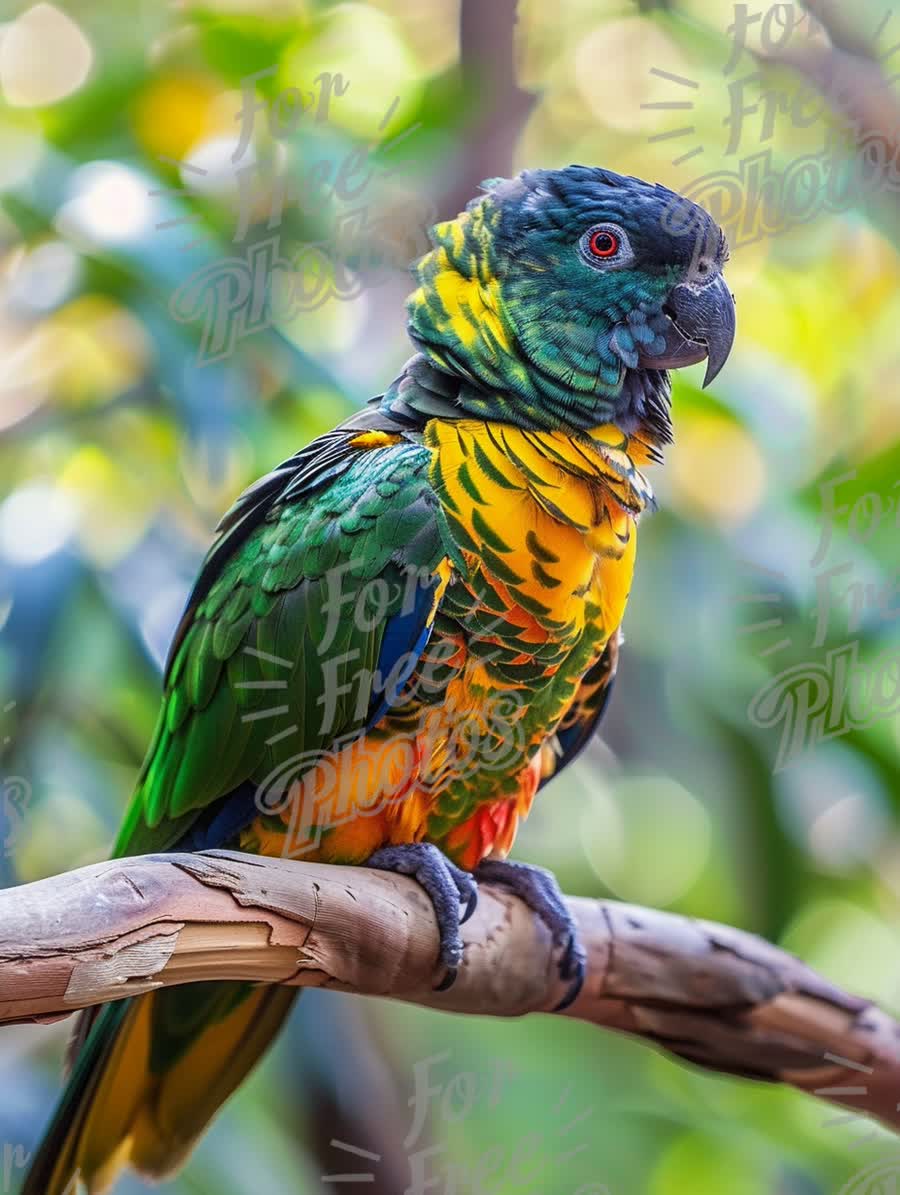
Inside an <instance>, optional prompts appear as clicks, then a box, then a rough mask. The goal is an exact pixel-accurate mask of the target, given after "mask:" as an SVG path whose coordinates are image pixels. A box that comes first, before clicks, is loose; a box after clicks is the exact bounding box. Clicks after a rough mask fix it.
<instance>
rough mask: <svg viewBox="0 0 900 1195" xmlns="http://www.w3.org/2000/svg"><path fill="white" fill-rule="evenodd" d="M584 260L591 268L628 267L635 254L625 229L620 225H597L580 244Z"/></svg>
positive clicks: (583, 236) (582, 238)
mask: <svg viewBox="0 0 900 1195" xmlns="http://www.w3.org/2000/svg"><path fill="white" fill-rule="evenodd" d="M578 251H579V253H580V254H581V256H582V259H583V260H584V261H586V262H587V264H588V265H590V266H595V267H596V266H606V265H615V266H621V265H626V264H627V263H628V262H630V261H632V259H633V257H634V254H633V253H632V252H631V246H630V245H629V243H628V237H627V235H626V234H625V231H624V229H622V228H620V227H619V226H618V224H595V225H594V226H593V228H589V229H588V230H587V232H585V233H583V234H582V236H581V239H580V240H579V242H578Z"/></svg>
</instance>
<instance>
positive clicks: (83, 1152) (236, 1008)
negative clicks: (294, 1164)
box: [22, 983, 299, 1195]
mask: <svg viewBox="0 0 900 1195" xmlns="http://www.w3.org/2000/svg"><path fill="white" fill-rule="evenodd" d="M200 989H203V990H200ZM298 995H299V992H298V991H297V989H294V988H287V987H281V986H279V985H277V984H264V985H259V986H256V987H250V986H249V985H248V984H244V983H227V984H225V983H222V984H215V985H213V984H202V985H200V984H196V985H191V986H190V987H188V988H177V989H171V990H167V991H160V992H153V993H150V994H149V995H146V996H139V997H135V998H133V999H131V1000H128V1001H125V1002H122V1003H120V1004H118V1005H111V1006H108V1007H107V1008H106V1009H105V1010H104V1015H101V1016H100V1017H98V1018H97V1019H96V1022H95V1024H94V1025H93V1026H92V1028H91V1032H90V1034H89V1036H88V1037H87V1040H86V1041H85V1043H84V1045H83V1047H82V1050H81V1052H80V1055H79V1057H78V1059H77V1061H76V1064H75V1067H74V1069H73V1072H72V1076H71V1079H70V1081H69V1086H68V1088H67V1089H66V1092H65V1093H64V1095H63V1099H62V1101H61V1103H60V1106H59V1108H58V1110H57V1113H56V1116H55V1118H54V1121H53V1123H52V1124H51V1127H50V1129H49V1130H48V1133H47V1135H46V1137H45V1139H44V1142H43V1144H42V1146H41V1148H40V1150H39V1151H38V1154H37V1155H36V1157H35V1159H34V1161H33V1163H32V1166H31V1169H30V1171H29V1174H28V1177H27V1179H26V1181H25V1186H24V1187H23V1190H22V1195H73V1192H74V1191H75V1189H76V1179H77V1180H79V1181H80V1182H81V1183H82V1184H83V1185H84V1187H85V1188H86V1189H87V1191H88V1192H89V1195H102V1193H103V1192H105V1191H108V1190H109V1188H110V1187H111V1185H112V1184H113V1182H114V1181H115V1178H116V1175H117V1174H118V1173H119V1171H120V1170H122V1169H123V1167H125V1166H128V1165H130V1166H133V1167H134V1168H135V1169H136V1170H138V1171H140V1172H141V1173H143V1174H144V1175H146V1176H147V1177H151V1178H163V1177H165V1176H166V1175H168V1174H170V1173H171V1172H172V1171H173V1170H177V1169H178V1168H179V1167H180V1166H181V1165H182V1164H183V1162H184V1161H185V1160H186V1158H187V1157H188V1155H189V1153H190V1152H191V1149H192V1148H193V1146H194V1144H195V1143H196V1141H197V1138H198V1137H199V1136H200V1134H201V1133H202V1132H203V1131H204V1129H205V1128H206V1126H207V1125H208V1123H209V1121H210V1120H211V1119H212V1117H213V1116H214V1115H215V1113H216V1111H217V1110H218V1109H219V1108H220V1107H221V1105H222V1104H223V1103H224V1102H225V1100H227V1099H228V1097H229V1096H230V1095H231V1094H232V1092H233V1091H234V1090H235V1088H237V1087H238V1086H239V1085H240V1083H241V1082H242V1081H243V1079H244V1078H245V1077H246V1075H247V1074H248V1072H249V1071H250V1070H251V1069H252V1067H253V1066H254V1064H255V1063H256V1062H257V1061H258V1060H259V1058H260V1057H261V1056H262V1055H263V1053H264V1052H265V1050H266V1048H267V1047H268V1046H269V1045H270V1043H271V1042H272V1040H273V1038H274V1037H275V1035H276V1034H277V1032H278V1030H279V1029H280V1028H281V1026H282V1024H283V1023H284V1019H285V1017H286V1016H287V1013H288V1011H289V1010H290V1008H291V1005H292V1004H293V1002H294V1000H295V999H296V998H297V996H298ZM179 1002H180V1003H179ZM192 1003H193V1004H194V1005H195V1008H194V1011H196V1012H198V1013H199V1016H198V1019H197V1020H194V1019H193V1018H190V1017H189V1018H188V1019H187V1023H185V1020H184V1018H182V1017H181V1016H180V1013H181V1010H182V1008H183V1007H184V1006H185V1004H187V1008H188V1011H191V1007H190V1006H191V1004H192ZM207 1010H208V1015H206V1014H207ZM169 1056H170V1057H171V1061H168V1060H167V1058H168V1057H169Z"/></svg>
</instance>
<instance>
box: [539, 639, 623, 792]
mask: <svg viewBox="0 0 900 1195" xmlns="http://www.w3.org/2000/svg"><path fill="white" fill-rule="evenodd" d="M621 643H622V634H621V630H615V631H613V633H612V635H610V637H609V642H608V643H607V644H606V648H605V649H604V651H603V654H602V655H601V657H600V659H599V660H598V661H597V663H596V664H594V666H593V667H592V668H590V669H588V671H587V672H586V673H585V674H584V676H583V677H582V678H581V682H580V683H579V685H578V688H577V690H576V692H575V698H574V700H573V702H572V704H571V705H570V706H569V708H568V710H566V713H565V716H564V717H563V719H562V721H561V722H560V724H559V726H558V727H557V729H556V736H555V737H556V747H557V758H556V767H555V768H554V770H553V772H552V773H551V775H550V776H546V777H545V778H544V780H543V781H542V784H543V783H546V781H547V780H550V779H552V777H553V776H558V775H559V773H560V772H561V771H562V770H563V768H565V767H568V765H569V764H570V763H572V762H573V760H576V759H577V758H578V756H579V755H580V754H581V753H582V751H583V750H584V749H585V747H586V746H587V745H588V743H589V742H590V741H591V739H592V738H593V737H594V734H595V733H596V730H597V727H598V726H599V725H600V720H601V719H602V717H603V715H604V713H605V712H606V707H607V705H608V704H609V698H610V694H611V693H612V687H613V681H614V680H615V678H616V668H617V666H618V662H619V648H620V646H621Z"/></svg>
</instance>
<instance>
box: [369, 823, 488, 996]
mask: <svg viewBox="0 0 900 1195" xmlns="http://www.w3.org/2000/svg"><path fill="white" fill-rule="evenodd" d="M366 866H367V867H374V868H375V869H376V870H377V871H390V872H394V873H395V874H397V875H405V876H409V877H410V878H411V879H414V880H416V882H417V883H419V884H420V885H421V886H422V887H423V888H424V889H425V891H426V892H427V893H428V896H429V898H430V900H431V903H432V905H433V906H434V915H435V917H436V918H437V923H438V930H439V932H440V937H441V953H440V961H441V963H442V964H443V965H444V967H446V969H447V974H446V975H445V976H444V979H443V980H442V981H441V983H440V985H439V986H438V988H437V989H436V990H437V991H439V992H443V991H446V989H447V988H448V987H450V985H451V984H452V983H453V981H454V980H455V979H456V972H457V970H458V968H459V965H460V963H461V962H462V955H463V945H462V938H461V937H460V933H459V927H460V926H461V925H462V924H463V923H464V922H466V921H468V919H469V918H470V917H471V916H472V914H473V913H474V912H475V906H476V904H477V902H478V885H477V883H476V882H475V880H474V879H473V877H472V875H471V874H470V873H469V872H468V871H464V870H463V869H462V868H461V867H457V866H456V864H455V863H451V862H450V860H449V859H448V858H447V857H446V856H445V855H444V854H443V853H442V852H441V851H440V850H438V848H437V847H436V846H434V845H433V844H432V843H430V842H415V843H404V844H402V845H400V846H386V847H382V848H381V850H379V851H376V852H375V853H374V855H371V856H370V857H369V858H368V859H367V860H366ZM461 903H464V904H465V910H464V912H463V913H462V915H460V904H461Z"/></svg>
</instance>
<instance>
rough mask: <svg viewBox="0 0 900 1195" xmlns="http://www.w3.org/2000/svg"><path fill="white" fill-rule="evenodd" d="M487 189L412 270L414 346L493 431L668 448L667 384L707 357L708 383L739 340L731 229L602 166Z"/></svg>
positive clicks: (534, 173) (538, 173)
mask: <svg viewBox="0 0 900 1195" xmlns="http://www.w3.org/2000/svg"><path fill="white" fill-rule="evenodd" d="M484 188H485V193H484V194H483V195H481V196H479V198H477V199H475V200H473V201H472V202H471V203H470V204H469V205H468V207H467V209H466V211H465V212H463V213H462V214H461V215H460V216H458V217H457V218H456V219H455V220H448V221H447V222H446V223H444V224H439V225H437V227H436V228H435V229H434V230H433V233H432V241H433V244H434V249H433V250H432V251H431V252H430V253H428V254H426V256H425V257H424V258H422V259H421V260H420V261H419V262H418V263H417V265H416V267H415V272H416V277H417V280H418V283H419V286H418V289H417V290H416V291H415V293H414V294H413V295H412V296H411V298H410V300H409V316H410V319H409V332H410V335H411V337H412V339H413V341H414V342H415V343H416V345H417V346H418V347H419V348H420V349H421V350H422V351H423V352H424V353H425V354H426V355H427V356H428V357H429V358H430V359H431V360H432V361H433V362H434V363H435V364H437V365H438V366H439V367H441V368H443V369H447V370H449V371H450V372H453V373H458V374H460V375H462V376H463V377H465V378H467V379H468V380H469V381H471V382H472V383H474V385H475V387H476V388H477V390H478V391H480V392H484V394H485V395H487V396H488V397H486V398H485V399H484V402H485V404H487V405H486V407H485V409H486V411H488V412H489V413H491V414H492V415H493V416H494V417H495V418H498V419H506V420H510V421H512V422H516V423H520V424H526V425H531V426H537V427H560V426H574V427H589V426H594V425H597V424H600V423H605V422H615V423H618V424H619V425H620V426H621V427H622V428H623V430H625V431H631V430H633V429H634V428H636V427H637V426H639V425H645V426H649V429H650V430H651V431H652V432H654V433H655V434H656V436H657V438H659V439H660V440H662V441H665V440H667V439H669V438H670V428H669V417H668V406H669V379H668V373H667V372H666V371H668V370H669V369H676V368H678V367H679V366H682V365H690V364H694V363H695V362H698V361H701V360H704V359H705V360H706V362H707V368H706V378H705V382H704V385H705V384H706V382H709V381H710V380H711V379H712V378H713V377H715V375H716V374H717V373H718V372H719V370H720V369H721V368H722V366H723V365H724V363H725V360H726V358H727V357H728V354H729V352H730V350H731V345H732V342H733V340H734V330H735V317H734V300H733V298H732V296H731V293H730V291H729V289H728V286H727V285H726V283H725V280H724V278H723V276H722V267H723V266H724V264H725V261H726V259H727V256H728V250H727V245H726V242H725V237H724V235H723V233H722V231H721V229H720V228H719V227H718V226H717V225H716V223H715V222H714V221H713V220H712V218H711V217H710V216H709V215H708V214H707V213H706V212H705V211H704V210H703V209H702V208H700V207H698V206H697V205H696V204H694V203H691V202H690V201H689V200H687V199H685V198H683V197H682V196H679V195H676V194H675V193H674V192H672V191H669V190H668V189H667V188H665V187H663V186H660V185H658V184H652V183H646V182H642V181H641V180H640V179H637V178H628V177H625V176H623V175H619V174H614V173H613V172H612V171H609V170H602V169H599V168H595V167H588V166H569V167H567V168H566V169H565V170H528V171H525V172H524V173H522V174H520V175H519V176H518V177H517V178H514V179H492V180H491V181H490V182H488V183H485V184H484Z"/></svg>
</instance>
